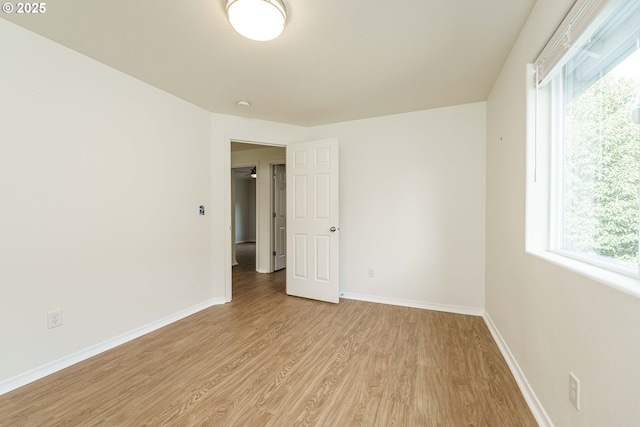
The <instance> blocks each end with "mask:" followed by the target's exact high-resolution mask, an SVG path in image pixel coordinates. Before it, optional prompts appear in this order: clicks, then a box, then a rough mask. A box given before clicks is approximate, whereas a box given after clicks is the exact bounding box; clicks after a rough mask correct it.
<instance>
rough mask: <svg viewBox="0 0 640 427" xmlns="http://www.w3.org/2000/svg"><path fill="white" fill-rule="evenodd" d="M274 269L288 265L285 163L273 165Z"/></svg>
mask: <svg viewBox="0 0 640 427" xmlns="http://www.w3.org/2000/svg"><path fill="white" fill-rule="evenodd" d="M273 171H274V173H273V233H274V235H273V238H274V250H273V252H274V254H273V256H274V257H275V260H274V271H278V270H282V269H283V268H285V267H286V266H287V179H286V167H285V165H275V166H274V167H273Z"/></svg>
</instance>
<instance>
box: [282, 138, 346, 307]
mask: <svg viewBox="0 0 640 427" xmlns="http://www.w3.org/2000/svg"><path fill="white" fill-rule="evenodd" d="M338 173H339V171H338V140H337V139H335V138H332V139H325V140H320V141H310V142H303V143H298V144H290V145H287V249H288V254H287V294H289V295H295V296H300V297H305V298H311V299H316V300H322V301H327V302H334V303H337V302H339V300H340V297H339V294H340V285H339V268H338V267H339V266H338V260H339V253H338V248H339V246H340V231H339V230H340V218H339V205H338V201H339V198H338V184H339V181H338V178H339V175H338Z"/></svg>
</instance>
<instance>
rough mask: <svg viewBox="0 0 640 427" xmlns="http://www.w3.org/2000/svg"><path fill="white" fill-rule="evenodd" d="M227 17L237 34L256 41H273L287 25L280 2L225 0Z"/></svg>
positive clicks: (285, 14) (282, 5) (272, 0)
mask: <svg viewBox="0 0 640 427" xmlns="http://www.w3.org/2000/svg"><path fill="white" fill-rule="evenodd" d="M227 17H228V18H229V23H230V24H231V26H232V27H233V28H234V29H235V30H236V31H237V32H238V33H240V34H241V35H243V36H245V37H246V38H248V39H251V40H257V41H267V40H273V39H275V38H276V37H278V36H279V35H280V34H281V33H282V31H283V30H284V26H285V25H286V23H287V11H286V9H285V7H284V3H282V1H281V0H227Z"/></svg>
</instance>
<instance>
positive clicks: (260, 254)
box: [231, 147, 286, 273]
mask: <svg viewBox="0 0 640 427" xmlns="http://www.w3.org/2000/svg"><path fill="white" fill-rule="evenodd" d="M285 161H286V151H285V148H283V147H266V148H260V149H257V150H243V151H236V152H234V153H231V165H232V167H236V166H243V165H257V167H256V172H257V178H256V179H255V180H254V181H255V191H256V192H257V197H255V193H254V200H256V199H257V204H256V207H255V211H256V215H257V220H256V221H254V224H255V226H256V230H255V236H256V241H257V245H256V271H258V272H260V273H268V272H271V271H272V270H273V268H272V265H271V261H272V256H271V253H272V251H273V249H272V247H271V228H270V225H271V221H272V217H271V213H272V212H273V211H272V207H271V201H272V195H271V193H272V188H271V186H272V180H271V165H274V164H282V163H284V162H285Z"/></svg>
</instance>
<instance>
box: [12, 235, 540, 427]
mask: <svg viewBox="0 0 640 427" xmlns="http://www.w3.org/2000/svg"><path fill="white" fill-rule="evenodd" d="M254 250H255V248H254V246H252V245H239V254H238V260H239V262H240V265H239V266H235V267H234V269H233V281H234V282H233V302H232V303H230V304H225V305H223V306H215V307H211V308H209V309H207V310H203V311H201V312H199V313H196V314H194V315H193V316H190V317H188V318H186V319H183V320H181V321H179V322H175V323H173V324H171V325H168V326H166V327H164V328H162V329H160V330H157V331H154V332H152V333H149V334H147V335H145V336H143V337H140V338H139V339H136V340H134V341H131V342H129V343H126V344H123V345H122V346H119V347H117V348H115V349H113V350H110V351H108V352H105V353H103V354H100V355H98V356H96V357H94V358H91V359H89V360H86V361H84V362H81V363H79V364H76V365H74V366H72V367H70V368H67V369H65V370H63V371H60V372H58V373H55V374H53V375H50V376H49V377H46V378H44V379H42V380H40V381H36V382H34V383H32V384H29V385H26V386H24V387H22V388H20V389H18V390H14V391H13V392H10V393H7V394H5V395H3V396H0V426H12V427H13V426H18V427H20V426H26V427H31V426H38V427H40V426H65V427H68V426H161V425H171V426H174V425H180V426H231V425H233V426H367V427H368V426H492V427H496V426H497V427H500V426H505V427H506V426H509V427H517V426H535V425H536V423H535V420H534V419H533V417H532V415H531V412H530V411H529V409H528V408H527V406H526V403H525V401H524V399H523V397H522V395H521V393H520V392H519V390H518V388H517V385H516V383H515V381H514V379H513V377H512V375H511V373H510V371H509V368H508V367H507V365H506V363H505V361H504V359H503V358H502V356H501V354H500V351H499V349H498V347H497V346H496V344H495V343H494V342H493V340H492V338H491V335H490V333H489V331H488V329H487V327H486V325H485V324H484V322H483V320H482V319H481V318H479V317H474V316H463V315H457V314H451V313H442V312H435V311H429V310H420V309H413V308H407V307H395V306H389V305H381V304H374V303H368V302H362V301H353V300H342V301H341V302H340V304H337V305H336V304H328V303H323V302H318V301H311V300H306V299H302V298H296V297H289V296H287V295H286V294H285V285H284V280H285V272H284V271H280V272H277V273H273V274H257V273H256V272H255V271H254V270H255V264H254V262H253V259H255V258H254V257H255V254H254V252H253V251H254ZM53 388H55V389H56V390H64V393H51V390H52V389H53Z"/></svg>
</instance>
